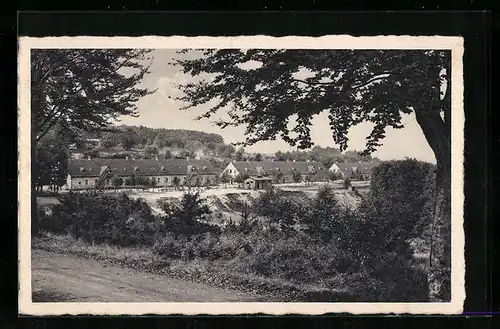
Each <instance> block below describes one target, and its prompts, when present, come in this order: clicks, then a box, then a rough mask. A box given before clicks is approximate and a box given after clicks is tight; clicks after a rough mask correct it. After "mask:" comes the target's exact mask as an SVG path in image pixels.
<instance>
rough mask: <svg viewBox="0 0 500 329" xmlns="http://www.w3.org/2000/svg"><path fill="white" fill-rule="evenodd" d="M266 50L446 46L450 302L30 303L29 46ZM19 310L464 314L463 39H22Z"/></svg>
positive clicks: (31, 312) (47, 312) (60, 312)
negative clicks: (449, 91) (449, 122)
mask: <svg viewBox="0 0 500 329" xmlns="http://www.w3.org/2000/svg"><path fill="white" fill-rule="evenodd" d="M32 48H45V49H49V48H66V49H71V48H122V49H123V48H145V49H182V48H191V49H203V48H233V49H234V48H242V49H250V48H262V49H265V48H268V49H275V48H277V49H280V48H288V49H443V50H444V49H449V50H451V51H452V72H453V74H452V84H451V86H452V113H453V114H452V300H451V302H450V303H211V302H206V303H33V302H32V301H31V229H30V225H31V222H30V218H31V199H30V197H31V196H30V191H31V188H30V181H31V172H30V170H31V161H30V158H31V153H30V145H31V140H30V138H31V137H30V134H31V129H30V120H31V119H30V49H32ZM18 49H19V53H18V61H19V65H18V72H19V79H18V88H19V93H18V95H19V99H18V104H19V110H18V126H19V137H18V138H19V140H18V145H19V159H18V160H19V173H18V174H19V177H18V182H19V183H18V184H19V185H18V192H19V193H18V204H19V211H18V216H19V217H18V225H19V301H18V306H19V313H20V314H25V315H63V314H71V315H76V314H92V315H125V314H126V315H144V314H162V315H163V314H185V315H198V314H257V313H261V314H270V315H283V314H308V315H309V314H310V315H320V314H326V313H351V314H459V313H462V311H463V303H464V300H465V285H464V284H465V236H464V227H463V205H464V183H463V173H464V168H463V164H464V153H463V152H464V121H465V115H464V104H463V87H464V86H463V63H462V58H463V51H464V49H463V38H462V37H459V36H457V37H449V36H394V35H391V36H371V37H353V36H349V35H327V36H322V37H296V36H288V37H269V36H235V37H205V36H200V37H184V36H171V37H160V36H144V37H88V36H78V37H45V38H31V37H20V38H19V48H18Z"/></svg>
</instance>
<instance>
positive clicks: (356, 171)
mask: <svg viewBox="0 0 500 329" xmlns="http://www.w3.org/2000/svg"><path fill="white" fill-rule="evenodd" d="M377 165H378V163H376V162H351V163H347V162H337V163H334V164H332V166H331V167H330V168H329V169H328V170H329V171H330V172H334V173H336V174H338V175H339V176H340V177H341V178H342V179H359V180H371V178H372V172H373V168H375V167H376V166H377Z"/></svg>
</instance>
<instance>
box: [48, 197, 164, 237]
mask: <svg viewBox="0 0 500 329" xmlns="http://www.w3.org/2000/svg"><path fill="white" fill-rule="evenodd" d="M54 217H55V219H54V220H55V221H58V222H59V223H63V224H64V225H66V227H65V230H66V231H68V232H69V233H71V234H72V235H73V236H74V237H76V238H82V239H83V240H85V241H87V242H90V243H109V244H115V245H122V246H129V245H137V244H142V245H151V244H152V243H153V235H154V231H155V225H156V223H155V217H154V216H153V215H152V214H151V209H150V207H149V205H148V204H147V203H146V202H145V201H143V200H141V199H138V200H131V199H129V198H128V197H127V196H126V195H125V194H121V195H119V196H108V195H103V194H99V193H96V192H86V193H71V192H70V193H68V194H67V195H65V196H62V197H61V205H59V206H58V207H56V208H54Z"/></svg>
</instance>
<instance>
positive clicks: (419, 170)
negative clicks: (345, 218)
mask: <svg viewBox="0 0 500 329" xmlns="http://www.w3.org/2000/svg"><path fill="white" fill-rule="evenodd" d="M433 172H434V166H433V165H432V164H429V163H425V162H420V161H417V160H411V159H408V160H402V161H390V162H385V163H383V164H381V165H379V166H378V167H376V168H375V169H374V171H373V177H372V181H371V186H370V193H369V195H368V196H367V197H366V198H364V199H363V201H362V203H361V205H360V207H359V215H360V217H361V218H363V225H362V226H361V227H362V228H363V232H362V234H363V235H364V236H365V237H372V238H371V241H370V240H367V241H365V244H366V245H371V249H373V248H380V250H382V251H397V252H398V253H399V254H405V255H407V256H408V257H410V256H411V251H410V246H409V243H408V241H409V240H410V239H412V238H415V237H421V236H422V235H424V230H425V228H426V227H427V226H428V224H429V222H430V220H431V219H432V205H433V199H434V198H433V195H432V188H429V187H431V186H432V185H431V186H429V181H430V180H431V179H432V175H433Z"/></svg>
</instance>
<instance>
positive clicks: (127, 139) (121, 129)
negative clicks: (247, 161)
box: [76, 125, 236, 159]
mask: <svg viewBox="0 0 500 329" xmlns="http://www.w3.org/2000/svg"><path fill="white" fill-rule="evenodd" d="M79 139H80V142H79V143H77V144H79V145H77V146H76V148H77V149H84V150H85V151H86V152H87V153H88V152H93V156H101V155H102V156H115V155H116V156H120V154H124V153H127V154H128V155H131V156H134V157H152V156H157V155H158V156H163V157H164V156H165V155H167V157H175V156H177V157H192V158H207V157H211V158H213V157H215V158H222V159H230V158H233V157H234V153H235V152H236V149H235V148H234V146H232V145H231V144H226V143H225V142H224V138H223V137H222V136H220V135H218V134H213V133H206V132H203V131H195V130H186V129H166V128H149V127H144V126H127V125H120V126H114V127H109V128H105V129H103V130H101V131H93V132H82V133H81V136H80V138H79ZM96 141H97V142H96ZM96 152H99V153H101V154H99V155H97V153H96Z"/></svg>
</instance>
